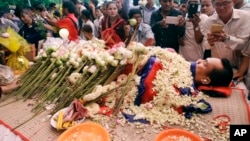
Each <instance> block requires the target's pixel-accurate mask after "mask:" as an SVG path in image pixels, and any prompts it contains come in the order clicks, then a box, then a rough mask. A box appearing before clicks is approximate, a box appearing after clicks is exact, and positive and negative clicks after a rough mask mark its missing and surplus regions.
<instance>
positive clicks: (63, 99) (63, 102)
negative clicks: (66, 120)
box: [52, 87, 72, 113]
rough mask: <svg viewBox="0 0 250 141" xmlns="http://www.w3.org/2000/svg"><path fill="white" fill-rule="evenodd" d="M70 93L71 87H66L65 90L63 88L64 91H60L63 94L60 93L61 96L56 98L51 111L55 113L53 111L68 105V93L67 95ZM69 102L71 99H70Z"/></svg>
mask: <svg viewBox="0 0 250 141" xmlns="http://www.w3.org/2000/svg"><path fill="white" fill-rule="evenodd" d="M70 93H72V89H71V88H69V87H66V90H65V93H62V94H63V95H62V97H60V98H59V99H58V103H57V104H56V107H55V108H54V110H53V111H52V113H55V112H57V111H58V110H60V109H62V108H64V107H66V106H68V105H69V104H70V103H68V101H67V100H68V97H70V95H68V94H70ZM70 102H71V101H70Z"/></svg>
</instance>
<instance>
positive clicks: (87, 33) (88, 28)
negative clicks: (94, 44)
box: [82, 24, 93, 40]
mask: <svg viewBox="0 0 250 141" xmlns="http://www.w3.org/2000/svg"><path fill="white" fill-rule="evenodd" d="M82 32H83V36H84V37H85V38H86V39H87V40H91V39H92V38H93V30H92V28H91V26H90V25H89V24H85V25H84V26H83V27H82Z"/></svg>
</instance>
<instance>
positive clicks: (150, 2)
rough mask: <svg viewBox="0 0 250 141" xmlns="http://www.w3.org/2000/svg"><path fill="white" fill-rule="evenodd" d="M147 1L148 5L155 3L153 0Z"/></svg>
mask: <svg viewBox="0 0 250 141" xmlns="http://www.w3.org/2000/svg"><path fill="white" fill-rule="evenodd" d="M147 3H148V4H149V5H154V4H155V1H154V0H147Z"/></svg>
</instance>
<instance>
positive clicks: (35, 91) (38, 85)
mask: <svg viewBox="0 0 250 141" xmlns="http://www.w3.org/2000/svg"><path fill="white" fill-rule="evenodd" d="M57 71H58V68H56V69H54V70H53V71H52V72H51V73H50V74H49V76H47V77H46V78H45V79H44V80H42V81H41V82H40V83H39V84H38V83H36V84H35V86H34V87H36V89H34V91H33V93H37V97H39V92H41V89H43V88H44V86H45V84H46V83H48V81H49V79H50V78H51V77H52V75H53V74H54V73H55V72H57ZM40 94H41V93H40Z"/></svg>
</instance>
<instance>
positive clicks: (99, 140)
mask: <svg viewBox="0 0 250 141" xmlns="http://www.w3.org/2000/svg"><path fill="white" fill-rule="evenodd" d="M71 140H74V141H110V138H109V133H108V131H107V130H106V129H105V128H104V127H103V126H101V125H99V124H97V123H93V122H86V123H81V124H77V125H75V126H73V127H71V128H69V129H68V130H66V131H65V132H63V133H62V134H61V135H60V136H59V138H58V139H57V141H71Z"/></svg>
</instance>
